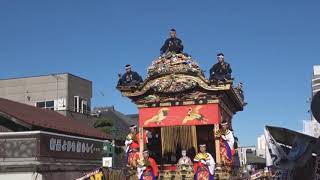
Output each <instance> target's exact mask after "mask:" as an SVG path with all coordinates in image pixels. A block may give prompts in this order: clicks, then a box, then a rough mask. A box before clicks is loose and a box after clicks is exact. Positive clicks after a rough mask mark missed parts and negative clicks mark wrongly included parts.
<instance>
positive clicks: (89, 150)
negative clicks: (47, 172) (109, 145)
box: [40, 134, 103, 160]
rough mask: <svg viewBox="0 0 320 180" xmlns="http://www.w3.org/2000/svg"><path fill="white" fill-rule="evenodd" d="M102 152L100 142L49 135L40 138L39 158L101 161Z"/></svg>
mask: <svg viewBox="0 0 320 180" xmlns="http://www.w3.org/2000/svg"><path fill="white" fill-rule="evenodd" d="M102 151H103V142H101V141H94V140H90V139H85V138H76V137H74V138H73V137H68V136H57V135H51V134H41V136H40V156H47V157H56V158H70V159H99V160H101V158H102Z"/></svg>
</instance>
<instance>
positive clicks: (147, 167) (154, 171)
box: [137, 150, 159, 180]
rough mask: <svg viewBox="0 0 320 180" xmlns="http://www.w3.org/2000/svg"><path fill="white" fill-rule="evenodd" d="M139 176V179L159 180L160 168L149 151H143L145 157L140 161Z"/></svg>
mask: <svg viewBox="0 0 320 180" xmlns="http://www.w3.org/2000/svg"><path fill="white" fill-rule="evenodd" d="M137 172H138V178H139V180H157V177H158V176H159V168H158V165H157V163H156V161H155V160H154V159H153V158H151V157H149V151H148V150H145V151H143V159H141V160H139V161H138V168H137Z"/></svg>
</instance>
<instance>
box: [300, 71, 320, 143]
mask: <svg viewBox="0 0 320 180" xmlns="http://www.w3.org/2000/svg"><path fill="white" fill-rule="evenodd" d="M311 89H312V97H313V96H314V95H315V94H316V93H317V92H318V91H320V65H315V66H313V74H312V81H311ZM302 132H303V133H304V134H307V135H310V136H313V137H319V136H320V124H319V123H318V122H317V121H316V119H315V118H314V117H313V116H312V114H311V120H304V121H303V131H302Z"/></svg>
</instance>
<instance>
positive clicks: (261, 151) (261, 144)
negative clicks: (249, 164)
mask: <svg viewBox="0 0 320 180" xmlns="http://www.w3.org/2000/svg"><path fill="white" fill-rule="evenodd" d="M266 146H267V144H266V138H265V137H264V135H263V134H262V135H261V136H259V137H258V139H257V147H258V148H257V156H260V157H262V158H266Z"/></svg>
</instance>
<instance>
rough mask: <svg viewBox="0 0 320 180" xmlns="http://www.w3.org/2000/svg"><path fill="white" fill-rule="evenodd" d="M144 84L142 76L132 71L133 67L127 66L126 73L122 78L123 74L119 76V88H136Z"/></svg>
mask: <svg viewBox="0 0 320 180" xmlns="http://www.w3.org/2000/svg"><path fill="white" fill-rule="evenodd" d="M141 82H142V78H141V76H140V75H139V74H138V73H137V72H134V71H132V70H131V65H130V64H127V65H126V73H124V74H123V75H122V77H121V74H119V81H118V85H119V86H136V85H140V83H141Z"/></svg>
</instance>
